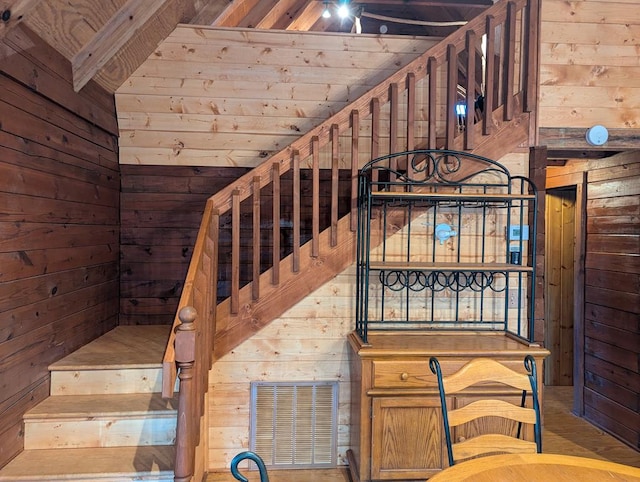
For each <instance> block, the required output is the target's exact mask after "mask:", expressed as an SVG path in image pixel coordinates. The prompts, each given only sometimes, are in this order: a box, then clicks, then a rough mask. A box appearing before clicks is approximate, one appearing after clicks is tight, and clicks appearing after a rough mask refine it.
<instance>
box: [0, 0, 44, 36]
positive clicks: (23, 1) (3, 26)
mask: <svg viewBox="0 0 640 482" xmlns="http://www.w3.org/2000/svg"><path fill="white" fill-rule="evenodd" d="M41 1H42V0H0V39H2V38H4V36H5V35H7V32H8V31H10V30H11V29H12V28H13V27H15V26H16V25H18V24H19V23H20V22H22V20H23V19H24V16H25V15H26V14H27V13H28V12H29V11H30V10H32V9H34V8H36V7H37V6H38V3H40V2H41Z"/></svg>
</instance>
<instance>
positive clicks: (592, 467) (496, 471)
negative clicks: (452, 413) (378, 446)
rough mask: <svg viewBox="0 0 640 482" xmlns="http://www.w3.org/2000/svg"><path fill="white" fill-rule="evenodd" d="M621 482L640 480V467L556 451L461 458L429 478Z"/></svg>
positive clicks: (480, 481)
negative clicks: (464, 459) (557, 453)
mask: <svg viewBox="0 0 640 482" xmlns="http://www.w3.org/2000/svg"><path fill="white" fill-rule="evenodd" d="M445 481H446V482H462V481H466V482H500V481H508V482H518V481H526V482H536V481H540V482H542V481H544V482H547V481H553V482H575V481H580V482H603V481H607V482H619V481H640V468H637V467H631V466H629V465H622V464H616V463H613V462H607V461H604V460H596V459H589V458H585V457H573V456H569V455H555V454H506V455H491V456H488V457H480V458H477V459H473V460H468V461H466V462H461V463H459V464H457V465H454V466H453V467H449V468H447V469H445V470H443V471H442V472H440V473H438V474H437V475H435V476H433V477H431V478H430V479H429V482H445Z"/></svg>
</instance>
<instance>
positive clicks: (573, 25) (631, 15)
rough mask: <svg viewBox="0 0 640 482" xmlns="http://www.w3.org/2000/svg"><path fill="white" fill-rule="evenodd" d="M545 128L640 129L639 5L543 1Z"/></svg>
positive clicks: (615, 0) (630, 1) (611, 0)
mask: <svg viewBox="0 0 640 482" xmlns="http://www.w3.org/2000/svg"><path fill="white" fill-rule="evenodd" d="M541 20H542V29H541V35H540V38H541V46H540V101H539V120H540V123H539V125H540V127H590V126H592V125H595V124H602V125H604V126H606V127H608V128H634V129H638V127H639V126H640V57H639V56H638V50H637V43H638V42H637V39H638V35H639V34H638V32H639V31H640V8H638V2H637V0H578V1H571V2H567V1H565V0H542V12H541Z"/></svg>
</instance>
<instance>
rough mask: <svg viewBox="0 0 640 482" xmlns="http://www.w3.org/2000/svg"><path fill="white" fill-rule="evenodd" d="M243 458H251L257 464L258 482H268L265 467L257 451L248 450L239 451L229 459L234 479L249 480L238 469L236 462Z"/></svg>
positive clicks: (242, 481) (243, 481)
mask: <svg viewBox="0 0 640 482" xmlns="http://www.w3.org/2000/svg"><path fill="white" fill-rule="evenodd" d="M245 459H249V460H253V461H254V462H255V463H256V465H257V466H258V470H259V471H260V482H269V475H268V474H267V468H266V467H265V465H264V462H263V460H262V458H260V456H259V455H258V454H257V453H255V452H251V451H249V450H247V451H246V452H240V453H239V454H238V455H236V456H235V457H234V458H233V460H231V475H233V476H234V477H235V478H236V480H239V481H240V482H249V479H247V478H246V477H245V476H244V475H242V474H241V473H240V472H239V471H238V464H239V463H240V462H241V461H243V460H245Z"/></svg>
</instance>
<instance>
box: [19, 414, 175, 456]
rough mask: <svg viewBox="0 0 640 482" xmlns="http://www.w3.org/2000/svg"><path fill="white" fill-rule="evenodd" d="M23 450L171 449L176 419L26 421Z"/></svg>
mask: <svg viewBox="0 0 640 482" xmlns="http://www.w3.org/2000/svg"><path fill="white" fill-rule="evenodd" d="M24 429H25V440H24V446H25V449H52V448H81V447H84V448H90V447H134V446H139V445H172V444H173V443H174V442H175V437H176V418H175V416H173V417H161V418H157V417H156V418H150V417H142V418H126V419H93V420H92V419H73V420H64V421H63V420H29V421H25V425H24Z"/></svg>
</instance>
